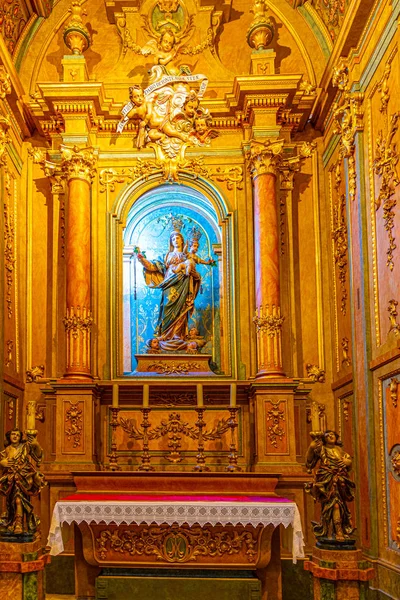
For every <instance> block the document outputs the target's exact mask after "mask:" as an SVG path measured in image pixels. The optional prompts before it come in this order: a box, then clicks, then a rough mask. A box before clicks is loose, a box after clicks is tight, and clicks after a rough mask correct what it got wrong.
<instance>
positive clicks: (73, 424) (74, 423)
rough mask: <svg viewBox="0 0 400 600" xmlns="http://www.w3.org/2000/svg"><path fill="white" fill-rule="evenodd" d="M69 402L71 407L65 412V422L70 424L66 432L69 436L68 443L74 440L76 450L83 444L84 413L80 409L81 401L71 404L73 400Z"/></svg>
mask: <svg viewBox="0 0 400 600" xmlns="http://www.w3.org/2000/svg"><path fill="white" fill-rule="evenodd" d="M68 402H69V404H70V407H69V408H68V409H67V410H66V412H65V422H66V423H67V424H68V427H67V428H66V429H65V430H64V431H65V433H66V435H67V439H68V441H70V440H71V439H72V440H73V443H74V448H77V447H78V446H80V445H81V443H82V441H81V436H82V429H83V422H82V414H83V411H82V409H81V408H79V401H78V402H71V400H69V401H68Z"/></svg>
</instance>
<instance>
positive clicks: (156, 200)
mask: <svg viewBox="0 0 400 600" xmlns="http://www.w3.org/2000/svg"><path fill="white" fill-rule="evenodd" d="M171 213H172V214H173V215H174V216H179V217H180V218H181V219H182V220H183V223H184V227H183V228H182V231H181V233H182V234H183V237H184V238H185V242H186V239H187V236H188V232H189V230H190V229H191V228H192V227H193V226H195V227H196V228H197V229H199V230H200V231H201V233H202V236H201V238H200V246H199V250H198V254H199V256H200V257H201V258H203V259H204V260H206V259H207V258H208V257H209V256H210V257H211V258H213V259H214V260H217V256H215V254H214V253H213V248H212V246H213V245H214V244H220V243H221V230H220V227H219V226H218V222H217V215H216V212H215V210H214V207H213V206H212V204H211V202H210V201H209V200H208V199H207V198H206V197H205V196H203V195H202V194H200V193H199V192H197V191H196V190H193V189H192V188H187V187H184V186H182V185H162V186H159V187H158V188H156V189H154V190H151V191H150V192H146V193H145V194H144V195H143V196H141V197H140V198H139V199H138V200H137V201H136V202H135V203H134V205H133V206H132V208H131V209H130V211H129V214H128V217H127V221H126V228H125V232H124V246H125V248H124V255H125V257H126V256H130V257H131V258H130V264H129V267H128V269H129V281H130V284H129V286H126V285H124V290H125V293H124V311H123V312H124V314H125V315H126V314H129V316H130V323H124V330H125V334H126V333H127V331H126V327H127V326H128V327H130V336H131V340H130V341H131V344H130V347H131V371H134V370H135V368H136V364H137V362H136V359H135V354H142V353H145V352H146V341H147V340H148V339H150V338H152V337H153V333H154V329H155V326H156V322H157V318H158V312H159V305H160V299H161V291H160V290H157V289H151V288H149V287H148V286H146V284H145V280H144V276H143V268H142V266H141V265H140V263H138V262H137V261H136V259H135V257H134V254H133V252H132V249H133V247H134V246H138V247H139V248H140V250H141V251H142V252H143V251H144V252H145V253H146V258H147V259H148V260H155V259H159V260H160V259H161V260H162V261H164V259H165V255H166V254H167V252H168V251H169V237H170V234H171V231H172V225H171V223H170V222H168V223H167V224H166V220H167V218H168V216H169V215H170V214H171ZM126 268H127V267H126V265H125V270H124V276H127V271H126ZM197 271H198V272H199V274H200V275H201V278H202V285H201V288H200V291H199V293H198V295H197V297H196V300H195V310H194V312H193V314H192V316H191V317H190V318H189V327H190V326H191V325H195V326H196V327H197V328H198V329H199V331H200V335H202V336H204V337H205V339H206V340H207V343H206V345H205V346H204V348H203V350H202V353H204V354H212V357H213V358H212V360H213V361H214V362H215V363H216V365H217V366H218V368H220V277H219V267H218V266H217V267H211V266H207V265H197ZM126 303H127V304H126ZM127 309H128V310H127ZM125 320H126V319H125Z"/></svg>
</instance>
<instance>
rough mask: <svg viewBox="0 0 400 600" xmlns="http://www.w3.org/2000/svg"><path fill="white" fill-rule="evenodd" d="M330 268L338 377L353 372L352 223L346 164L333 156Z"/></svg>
mask: <svg viewBox="0 0 400 600" xmlns="http://www.w3.org/2000/svg"><path fill="white" fill-rule="evenodd" d="M329 196H330V217H331V223H330V229H331V265H332V267H331V268H332V278H333V306H332V307H331V310H332V311H333V320H334V333H335V365H336V374H337V375H338V374H342V372H344V373H345V372H348V371H349V370H351V310H350V277H349V223H348V211H347V202H348V201H347V199H346V175H345V169H344V163H343V160H341V159H340V157H339V156H338V155H334V157H333V159H332V161H331V165H330V167H329Z"/></svg>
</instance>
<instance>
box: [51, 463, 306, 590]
mask: <svg viewBox="0 0 400 600" xmlns="http://www.w3.org/2000/svg"><path fill="white" fill-rule="evenodd" d="M73 476H74V483H75V485H76V492H75V493H74V494H72V495H71V496H68V497H66V498H63V499H61V500H60V501H58V502H57V503H56V505H55V507H54V511H53V518H52V522H51V526H50V534H49V540H48V544H49V546H50V547H51V554H53V555H55V554H57V553H59V552H62V550H63V543H62V536H61V527H62V524H63V523H69V524H71V523H75V536H74V544H75V550H74V552H75V593H76V595H77V598H79V599H91V598H109V599H110V600H113V599H117V600H126V599H129V600H130V599H131V598H132V597H136V596H138V597H143V598H144V599H145V597H146V599H147V596H146V594H147V595H148V594H149V585H148V583H146V581H147V582H148V581H150V579H151V581H152V584H153V583H154V585H156V583H157V582H156V580H157V579H160V577H161V578H162V582H161V584H160V585H161V586H164V585H168V586H170V587H171V589H172V587H174V585H175V586H176V585H178V581H177V580H178V579H179V578H177V577H175V579H174V574H180V576H181V575H182V577H183V579H182V582H183V583H182V586H183V587H182V588H181V592H179V593H178V591H176V589H175V588H174V589H173V590H172V591H171V590H170V592H168V593H169V596H168V594H167V592H165V593H164V592H163V593H162V594H161V595H160V594H158V593H157V592H156V591H154V595H153V596H152V597H151V600H153V598H154V597H160V598H164V596H165V595H166V594H167V596H168V597H173V598H175V597H181V596H182V595H183V596H185V594H187V593H189V592H188V589H189V588H190V586H191V584H190V581H196V582H197V583H196V586H197V587H196V586H195V587H196V591H193V589H192V588H190V594H191V596H190V597H191V599H192V600H203V598H204V593H203V584H204V585H206V583H207V585H211V586H212V585H213V583H211V582H214V583H215V586H216V587H215V590H217V589H218V590H219V591H218V593H220V591H221V590H222V588H223V586H224V585H225V584H226V585H227V586H228V584H229V585H232V586H233V587H232V588H229V591H227V590H228V588H226V589H225V592H224V591H222V592H221V593H222V596H221V598H222V597H224V598H225V597H226V598H229V600H238V599H240V600H243V599H244V598H247V597H249V598H250V597H251V598H252V599H253V600H254V599H261V600H269V599H270V598H275V599H280V598H281V597H282V590H281V564H280V532H279V527H278V525H283V526H284V527H288V526H289V525H291V526H292V527H293V560H294V561H296V559H297V558H299V557H302V556H304V554H303V533H302V529H301V522H300V515H299V511H298V509H297V506H296V504H295V503H294V502H292V501H290V500H287V499H286V498H281V497H280V496H278V495H277V494H276V492H275V488H276V485H277V483H278V480H279V475H275V474H267V473H237V472H234V473H217V472H207V473H193V472H192V473H190V472H165V473H163V472H149V473H141V472H123V471H120V472H113V473H106V472H101V471H99V472H77V473H74V474H73ZM206 573H208V574H209V575H208V576H207V575H206ZM218 573H225V574H226V575H225V576H224V577H225V579H226V581H228V580H229V578H230V583H229V582H228V583H226V582H225V583H223V578H222V579H221V577H220V575H218ZM190 577H194V579H192V580H190ZM213 577H214V579H212V578H213ZM235 577H236V578H237V577H242V583H243V586H244V588H245V587H246V585H247V584H248V586H247V587H248V590H250V591H249V592H248V593H247V592H243V591H240V590H241V589H242V588H240V585H239V583H237V585H236V584H234V583H232V582H233V581H234V579H235ZM232 578H233V579H232ZM246 578H247V579H246ZM173 579H174V581H175V583H174V582H173ZM139 580H140V581H139ZM246 582H247V583H246ZM245 584H246V585H245ZM179 585H180V584H179ZM135 586H136V587H135ZM140 586H142V588H141V590H142V591H140V590H139V588H140ZM106 587H107V590H106V589H105V588H106ZM228 587H229V586H228ZM239 588H240V589H239ZM244 588H243V590H244ZM256 588H257V589H258V591H257V590H256ZM204 589H205V588H204ZM251 590H252V591H251ZM255 590H256V591H255ZM142 592H143V593H142ZM253 593H254V595H252V594H253ZM143 594H144V595H143ZM163 594H164V596H163ZM171 594H172V595H171ZM224 594H225V595H224Z"/></svg>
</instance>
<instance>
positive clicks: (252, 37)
mask: <svg viewBox="0 0 400 600" xmlns="http://www.w3.org/2000/svg"><path fill="white" fill-rule="evenodd" d="M265 11H266V0H254V4H253V8H252V9H251V12H252V13H253V14H254V19H253V21H252V23H251V25H250V27H249V29H248V30H247V43H248V44H249V46H250V48H255V49H256V50H265V49H266V48H267V47H268V45H269V44H270V43H271V41H272V38H273V37H274V33H275V30H274V25H273V23H272V21H271V19H270V18H269V17H267V15H266V14H265Z"/></svg>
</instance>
